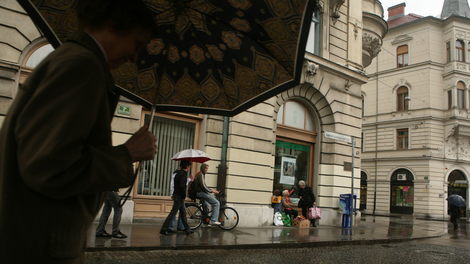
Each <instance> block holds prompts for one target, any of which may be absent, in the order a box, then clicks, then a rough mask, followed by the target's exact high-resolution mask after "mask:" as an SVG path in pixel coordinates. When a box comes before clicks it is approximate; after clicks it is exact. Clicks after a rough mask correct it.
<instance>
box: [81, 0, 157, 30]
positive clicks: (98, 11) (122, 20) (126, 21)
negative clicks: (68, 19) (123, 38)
mask: <svg viewBox="0 0 470 264" xmlns="http://www.w3.org/2000/svg"><path fill="white" fill-rule="evenodd" d="M77 16H78V20H79V23H80V26H81V27H82V28H84V27H86V26H90V27H99V26H101V25H103V24H104V23H106V22H108V21H111V22H112V23H113V27H114V29H116V30H120V31H126V30H131V29H135V28H142V29H148V30H150V31H151V32H152V36H154V35H155V34H156V31H157V23H156V21H155V16H154V15H153V14H152V12H151V11H150V9H149V8H148V7H147V5H146V4H145V2H144V1H143V0H80V1H79V3H78V5H77Z"/></svg>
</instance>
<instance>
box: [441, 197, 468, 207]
mask: <svg viewBox="0 0 470 264" xmlns="http://www.w3.org/2000/svg"><path fill="white" fill-rule="evenodd" d="M446 200H447V201H449V203H450V204H453V205H455V206H458V207H462V206H465V205H467V203H466V202H465V199H464V198H463V197H462V196H460V195H457V194H452V195H451V196H449V197H448V198H447V199H446Z"/></svg>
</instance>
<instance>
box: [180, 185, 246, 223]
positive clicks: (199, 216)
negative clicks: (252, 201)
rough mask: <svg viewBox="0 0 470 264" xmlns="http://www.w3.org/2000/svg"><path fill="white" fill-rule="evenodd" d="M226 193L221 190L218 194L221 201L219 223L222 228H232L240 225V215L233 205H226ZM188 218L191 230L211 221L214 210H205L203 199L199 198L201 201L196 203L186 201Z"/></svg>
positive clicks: (217, 197) (217, 196)
mask: <svg viewBox="0 0 470 264" xmlns="http://www.w3.org/2000/svg"><path fill="white" fill-rule="evenodd" d="M225 197H226V194H225V193H224V192H223V191H219V194H218V195H216V199H217V200H218V201H219V202H220V209H219V219H218V220H219V222H220V223H221V224H220V225H219V227H220V228H222V229H224V230H232V229H234V228H235V227H236V226H237V225H238V221H239V217H238V213H237V211H236V210H235V209H233V208H232V207H228V206H226V203H227V202H226V199H225ZM185 205H186V220H187V222H188V225H189V227H190V228H191V230H194V229H197V228H198V227H200V226H201V224H202V223H203V222H204V223H206V224H209V223H210V220H211V215H212V210H211V211H209V212H205V210H204V209H202V208H204V206H203V200H201V199H199V202H198V203H196V202H194V203H186V204H185Z"/></svg>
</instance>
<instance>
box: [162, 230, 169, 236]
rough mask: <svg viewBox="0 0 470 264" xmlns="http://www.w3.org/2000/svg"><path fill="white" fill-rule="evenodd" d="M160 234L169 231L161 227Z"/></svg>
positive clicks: (165, 233)
mask: <svg viewBox="0 0 470 264" xmlns="http://www.w3.org/2000/svg"><path fill="white" fill-rule="evenodd" d="M160 234H162V235H169V234H170V233H168V230H166V229H161V230H160Z"/></svg>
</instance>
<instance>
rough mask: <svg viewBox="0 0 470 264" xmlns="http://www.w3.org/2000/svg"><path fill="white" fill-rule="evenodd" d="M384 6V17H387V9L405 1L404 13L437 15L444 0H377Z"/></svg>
mask: <svg viewBox="0 0 470 264" xmlns="http://www.w3.org/2000/svg"><path fill="white" fill-rule="evenodd" d="M379 1H380V2H381V3H382V6H383V8H384V19H385V20H387V19H388V11H387V9H388V8H389V7H391V6H394V5H398V4H400V3H403V2H404V3H406V7H405V15H406V14H409V13H414V14H417V15H420V16H439V15H440V14H441V11H442V5H443V4H444V0H379Z"/></svg>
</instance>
